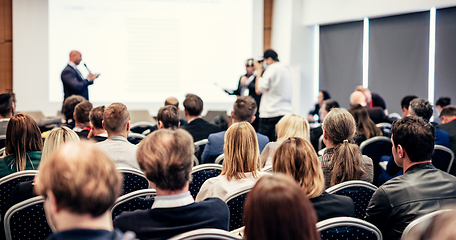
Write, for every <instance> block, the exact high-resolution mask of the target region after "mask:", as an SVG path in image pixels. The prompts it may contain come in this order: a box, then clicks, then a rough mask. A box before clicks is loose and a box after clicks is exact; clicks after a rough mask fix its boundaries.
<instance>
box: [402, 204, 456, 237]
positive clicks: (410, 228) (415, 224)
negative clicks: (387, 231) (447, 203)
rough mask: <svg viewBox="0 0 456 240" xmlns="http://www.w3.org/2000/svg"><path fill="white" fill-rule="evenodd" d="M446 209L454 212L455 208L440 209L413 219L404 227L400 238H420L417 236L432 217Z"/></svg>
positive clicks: (422, 231)
mask: <svg viewBox="0 0 456 240" xmlns="http://www.w3.org/2000/svg"><path fill="white" fill-rule="evenodd" d="M448 211H453V212H455V213H456V210H454V209H442V210H437V211H435V212H431V213H428V214H426V215H423V216H421V217H419V218H417V219H415V220H413V221H412V222H411V223H410V224H409V225H407V227H406V228H405V229H404V232H402V237H401V240H411V239H420V238H419V236H421V234H422V233H424V231H426V229H427V227H428V226H429V224H430V223H431V222H432V220H433V219H434V217H435V216H437V215H439V214H441V213H444V212H448Z"/></svg>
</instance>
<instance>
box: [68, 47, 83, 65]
mask: <svg viewBox="0 0 456 240" xmlns="http://www.w3.org/2000/svg"><path fill="white" fill-rule="evenodd" d="M81 60H82V55H81V53H80V52H79V51H76V50H73V51H71V52H70V61H71V62H73V63H74V64H76V65H79V63H80V62H81Z"/></svg>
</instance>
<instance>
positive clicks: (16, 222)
mask: <svg viewBox="0 0 456 240" xmlns="http://www.w3.org/2000/svg"><path fill="white" fill-rule="evenodd" d="M43 203H44V198H43V197H41V196H38V197H34V198H30V199H27V200H25V201H22V202H20V203H18V204H16V205H14V206H12V207H11V208H10V209H8V211H7V212H6V214H5V218H4V223H3V226H4V227H5V236H6V239H7V240H12V239H37V240H40V239H45V238H46V237H47V236H49V234H51V233H52V230H51V227H50V226H49V225H48V223H47V221H46V215H45V213H44V209H43Z"/></svg>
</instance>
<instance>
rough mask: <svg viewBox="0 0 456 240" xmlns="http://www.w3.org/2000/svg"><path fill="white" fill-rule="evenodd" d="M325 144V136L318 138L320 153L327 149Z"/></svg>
mask: <svg viewBox="0 0 456 240" xmlns="http://www.w3.org/2000/svg"><path fill="white" fill-rule="evenodd" d="M325 147H326V146H325V143H324V142H323V134H321V136H320V137H319V138H318V151H320V150H322V149H323V148H325Z"/></svg>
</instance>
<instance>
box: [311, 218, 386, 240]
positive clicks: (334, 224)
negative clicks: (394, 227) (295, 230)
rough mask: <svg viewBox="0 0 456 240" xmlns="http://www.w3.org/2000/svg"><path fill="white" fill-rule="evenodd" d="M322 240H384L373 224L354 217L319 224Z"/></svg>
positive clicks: (324, 221) (332, 219)
mask: <svg viewBox="0 0 456 240" xmlns="http://www.w3.org/2000/svg"><path fill="white" fill-rule="evenodd" d="M317 230H318V231H319V232H320V237H321V240H335V239H339V240H351V239H375V240H382V239H383V236H382V233H381V232H380V230H379V229H378V228H377V227H376V226H374V225H373V224H372V223H369V222H366V221H364V220H361V219H357V218H352V217H335V218H330V219H326V220H323V221H321V222H318V223H317Z"/></svg>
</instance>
